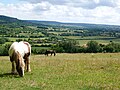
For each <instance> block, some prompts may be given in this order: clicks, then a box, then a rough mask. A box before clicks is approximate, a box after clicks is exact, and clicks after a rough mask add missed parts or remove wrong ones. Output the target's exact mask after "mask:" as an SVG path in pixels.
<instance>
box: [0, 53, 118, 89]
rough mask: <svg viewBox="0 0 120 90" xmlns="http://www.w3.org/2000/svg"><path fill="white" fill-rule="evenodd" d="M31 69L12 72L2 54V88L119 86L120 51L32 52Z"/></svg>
mask: <svg viewBox="0 0 120 90" xmlns="http://www.w3.org/2000/svg"><path fill="white" fill-rule="evenodd" d="M31 69H32V71H31V72H30V73H27V72H26V73H25V76H24V77H19V76H18V75H11V74H10V71H11V63H10V61H9V57H8V56H6V57H2V56H1V57H0V89H2V90H119V89H120V53H97V54H90V53H89V54H66V53H64V54H59V53H58V54H57V55H56V56H55V57H54V56H48V57H47V56H44V55H32V56H31Z"/></svg>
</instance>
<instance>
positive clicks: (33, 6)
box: [0, 0, 120, 24]
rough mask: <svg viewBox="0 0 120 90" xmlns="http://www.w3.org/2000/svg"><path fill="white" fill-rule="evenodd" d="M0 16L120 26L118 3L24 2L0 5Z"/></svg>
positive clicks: (82, 0)
mask: <svg viewBox="0 0 120 90" xmlns="http://www.w3.org/2000/svg"><path fill="white" fill-rule="evenodd" d="M22 1H23V0H22ZM26 1H28V2H26ZM0 14H2V15H7V16H12V17H16V18H19V19H29V20H50V21H62V22H77V23H78V22H79V23H80V22H81V23H106V24H120V22H119V21H120V1H119V0H25V2H22V3H17V4H2V3H1V4H0Z"/></svg>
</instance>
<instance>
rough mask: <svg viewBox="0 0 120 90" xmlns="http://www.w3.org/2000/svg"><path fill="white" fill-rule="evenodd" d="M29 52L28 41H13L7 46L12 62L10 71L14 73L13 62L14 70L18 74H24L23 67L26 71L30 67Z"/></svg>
mask: <svg viewBox="0 0 120 90" xmlns="http://www.w3.org/2000/svg"><path fill="white" fill-rule="evenodd" d="M30 54H31V45H30V44H29V43H28V42H24V41H21V42H14V43H13V44H12V45H11V46H10V48H9V57H10V61H11V63H12V73H13V74H14V73H15V64H16V70H17V72H18V74H19V76H21V77H22V76H24V69H26V70H27V71H28V72H29V71H31V69H30Z"/></svg>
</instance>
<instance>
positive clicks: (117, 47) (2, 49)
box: [0, 39, 120, 56]
mask: <svg viewBox="0 0 120 90" xmlns="http://www.w3.org/2000/svg"><path fill="white" fill-rule="evenodd" d="M2 40H3V39H0V41H2ZM4 40H5V39H4ZM1 43H3V42H1ZM1 43H0V44H1ZM10 45H11V44H1V45H0V55H1V56H7V55H8V50H9V47H10ZM49 49H52V50H55V51H56V52H57V53H117V52H120V44H119V43H114V42H112V41H111V42H110V43H109V44H107V45H104V44H99V43H98V42H97V41H93V40H91V41H89V42H88V43H87V44H86V45H83V46H79V43H78V42H77V41H75V40H67V41H61V42H58V43H57V44H56V45H50V47H49ZM45 51H46V49H41V47H39V49H38V48H36V49H33V48H32V53H33V54H44V52H45Z"/></svg>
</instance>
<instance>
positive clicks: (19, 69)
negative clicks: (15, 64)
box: [17, 67, 24, 77]
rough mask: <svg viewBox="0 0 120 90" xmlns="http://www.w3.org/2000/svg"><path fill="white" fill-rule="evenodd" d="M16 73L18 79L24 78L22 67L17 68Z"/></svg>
mask: <svg viewBox="0 0 120 90" xmlns="http://www.w3.org/2000/svg"><path fill="white" fill-rule="evenodd" d="M17 72H18V74H19V76H20V77H23V76H24V70H23V69H22V67H20V68H17Z"/></svg>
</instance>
